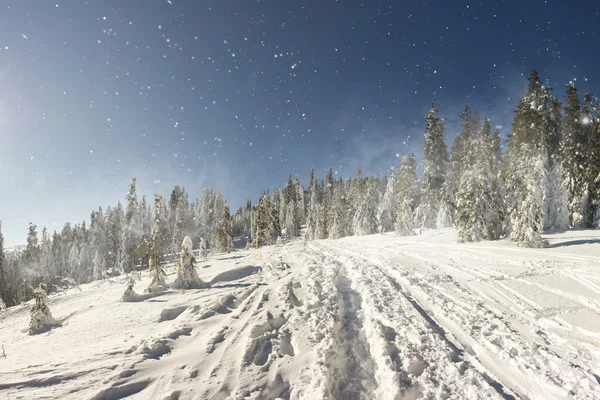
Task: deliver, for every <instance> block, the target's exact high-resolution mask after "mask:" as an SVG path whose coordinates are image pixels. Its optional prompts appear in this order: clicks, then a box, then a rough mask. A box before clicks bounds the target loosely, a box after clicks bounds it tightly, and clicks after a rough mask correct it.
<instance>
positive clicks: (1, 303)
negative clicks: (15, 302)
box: [0, 299, 6, 311]
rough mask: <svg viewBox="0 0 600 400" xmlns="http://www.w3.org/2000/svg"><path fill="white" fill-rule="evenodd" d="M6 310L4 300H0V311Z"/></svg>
mask: <svg viewBox="0 0 600 400" xmlns="http://www.w3.org/2000/svg"><path fill="white" fill-rule="evenodd" d="M3 310H6V304H5V303H4V300H2V299H0V311H3Z"/></svg>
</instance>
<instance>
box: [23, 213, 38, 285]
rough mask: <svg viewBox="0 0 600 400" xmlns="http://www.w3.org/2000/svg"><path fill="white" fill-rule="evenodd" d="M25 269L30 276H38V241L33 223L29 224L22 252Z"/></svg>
mask: <svg viewBox="0 0 600 400" xmlns="http://www.w3.org/2000/svg"><path fill="white" fill-rule="evenodd" d="M22 259H23V262H24V263H25V267H26V268H27V269H28V270H29V271H30V272H29V273H30V274H32V275H37V276H40V275H41V274H40V272H39V262H40V246H39V241H38V232H37V226H36V225H35V224H34V223H33V222H30V223H29V228H28V230H27V245H26V246H25V250H23V256H22Z"/></svg>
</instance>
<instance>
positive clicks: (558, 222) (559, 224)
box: [544, 162, 571, 230]
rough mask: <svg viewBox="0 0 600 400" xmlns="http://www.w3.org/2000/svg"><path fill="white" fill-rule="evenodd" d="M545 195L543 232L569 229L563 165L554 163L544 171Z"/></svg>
mask: <svg viewBox="0 0 600 400" xmlns="http://www.w3.org/2000/svg"><path fill="white" fill-rule="evenodd" d="M546 176H547V184H548V186H547V193H546V198H545V202H544V204H545V210H544V230H565V229H568V228H569V217H570V215H571V213H570V212H569V189H568V187H567V182H566V179H565V173H564V170H563V165H562V163H560V162H554V165H553V166H552V167H551V168H550V169H549V170H548V171H546Z"/></svg>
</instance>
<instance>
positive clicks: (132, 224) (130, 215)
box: [120, 178, 142, 272]
mask: <svg viewBox="0 0 600 400" xmlns="http://www.w3.org/2000/svg"><path fill="white" fill-rule="evenodd" d="M125 210H126V211H125V220H124V225H123V237H122V239H121V266H120V269H121V270H123V271H125V272H129V271H131V270H132V269H133V267H134V265H135V261H136V260H135V255H134V253H133V252H134V250H135V249H136V248H137V246H138V244H139V243H140V241H141V240H142V218H141V217H142V216H141V213H140V206H139V203H138V198H137V192H136V179H135V178H133V181H132V182H131V185H129V192H128V193H127V207H126V209H125Z"/></svg>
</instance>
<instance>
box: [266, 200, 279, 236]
mask: <svg viewBox="0 0 600 400" xmlns="http://www.w3.org/2000/svg"><path fill="white" fill-rule="evenodd" d="M267 207H268V210H269V217H270V219H269V225H268V229H267V243H268V244H269V245H273V244H275V243H276V242H277V238H278V237H280V236H281V223H280V222H279V211H278V210H277V209H276V208H275V206H274V205H273V203H271V202H269V203H268V204H267Z"/></svg>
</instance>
